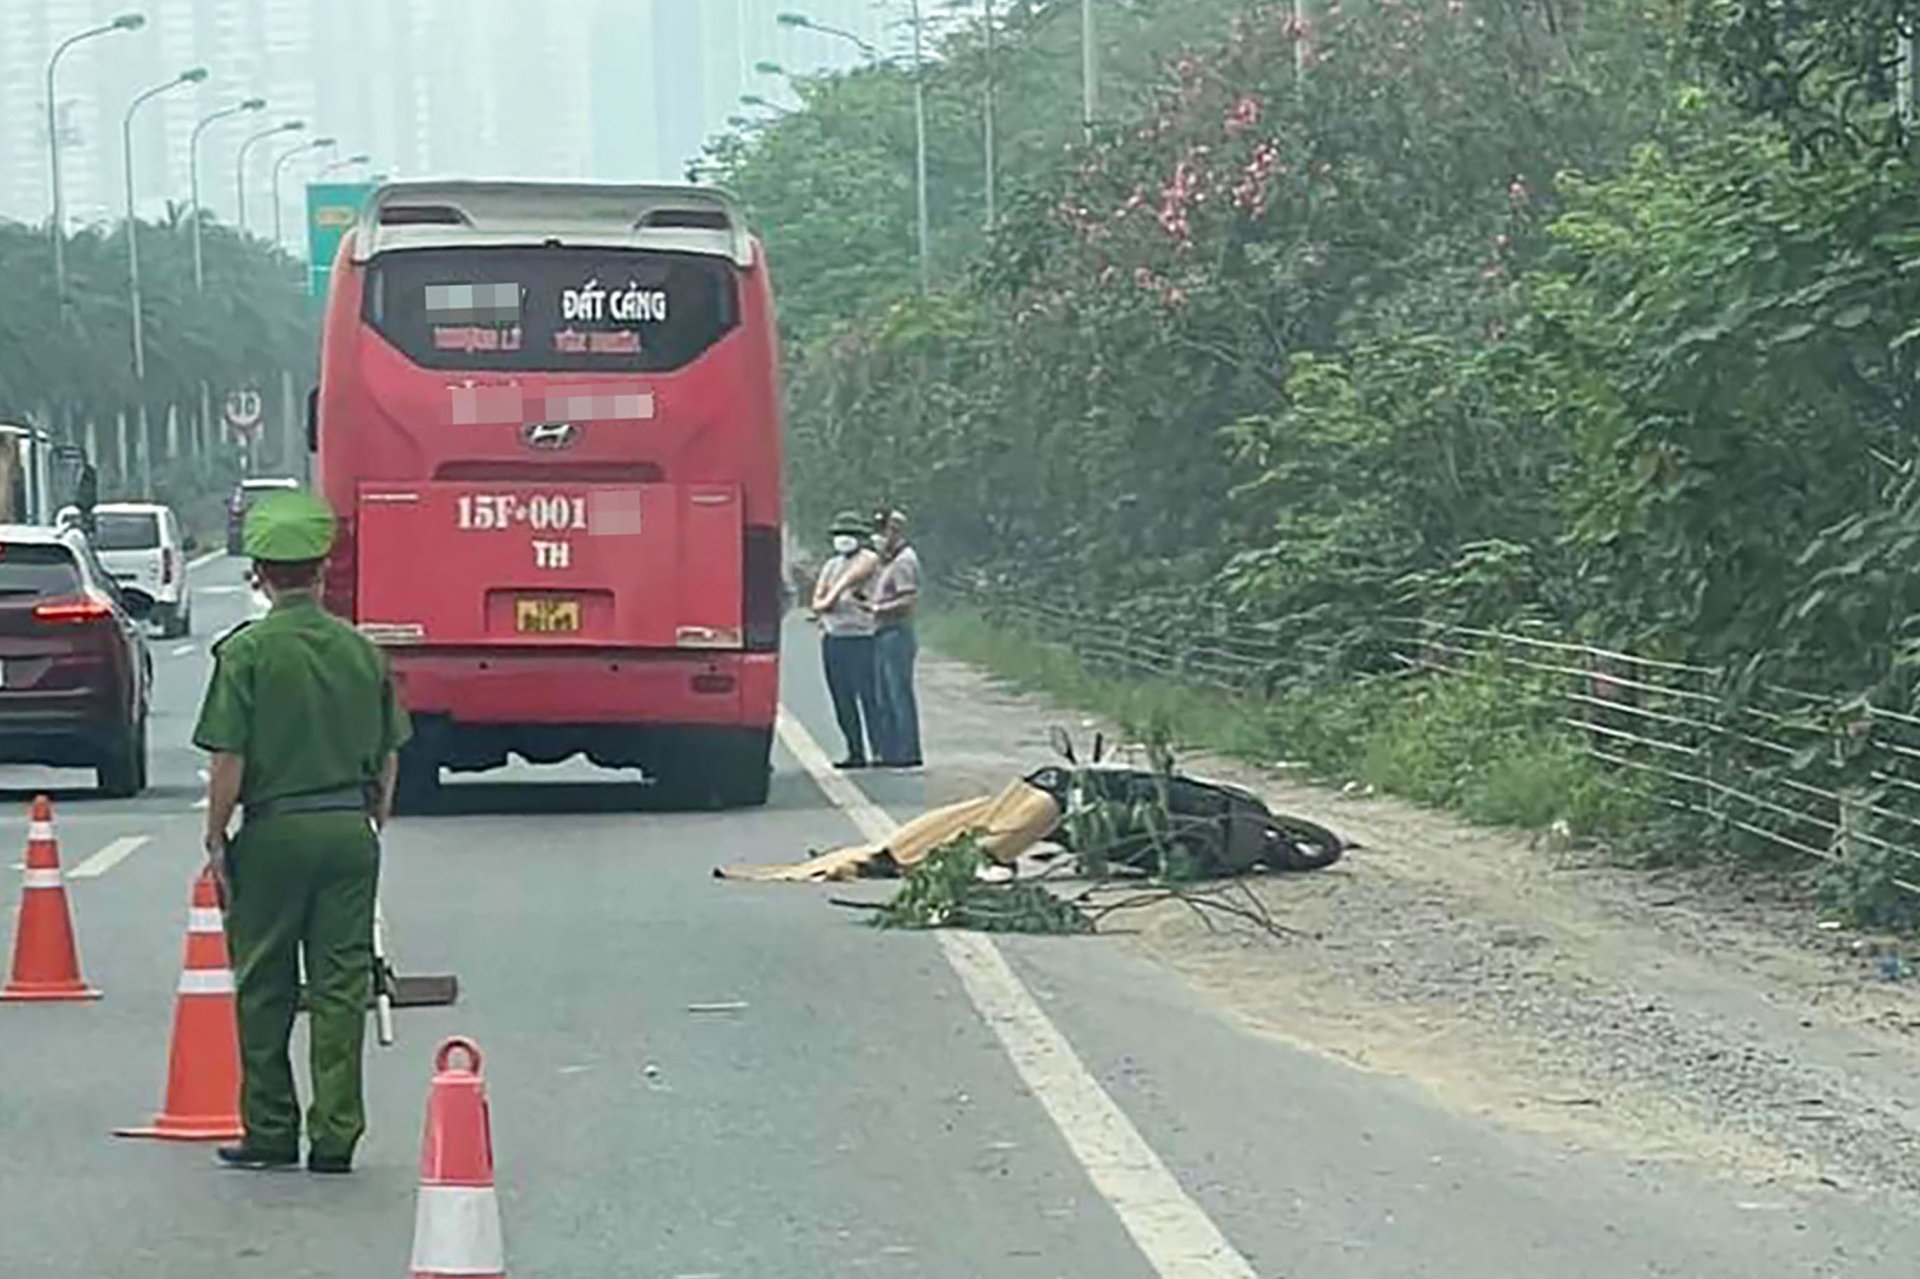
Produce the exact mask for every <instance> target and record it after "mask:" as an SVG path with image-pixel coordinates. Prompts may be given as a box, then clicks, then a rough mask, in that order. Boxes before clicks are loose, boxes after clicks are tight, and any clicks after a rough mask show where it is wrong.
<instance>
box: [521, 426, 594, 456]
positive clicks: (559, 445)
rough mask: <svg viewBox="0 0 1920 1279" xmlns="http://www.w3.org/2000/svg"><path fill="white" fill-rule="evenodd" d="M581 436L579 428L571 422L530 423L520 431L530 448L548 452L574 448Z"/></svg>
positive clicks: (522, 438)
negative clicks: (575, 442)
mask: <svg viewBox="0 0 1920 1279" xmlns="http://www.w3.org/2000/svg"><path fill="white" fill-rule="evenodd" d="M579 436H580V431H579V428H578V427H576V426H574V424H573V423H571V422H529V423H528V424H527V425H526V426H525V427H523V428H522V429H521V431H520V438H521V440H523V441H524V442H525V443H526V446H527V447H528V448H530V449H541V450H544V451H547V452H551V451H553V450H555V449H565V448H572V447H573V443H574V441H575V440H577V439H578V438H579Z"/></svg>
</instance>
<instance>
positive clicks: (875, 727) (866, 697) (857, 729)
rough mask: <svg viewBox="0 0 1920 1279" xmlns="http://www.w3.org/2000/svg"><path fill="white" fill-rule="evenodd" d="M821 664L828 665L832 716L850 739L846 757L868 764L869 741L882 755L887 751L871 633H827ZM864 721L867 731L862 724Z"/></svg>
mask: <svg viewBox="0 0 1920 1279" xmlns="http://www.w3.org/2000/svg"><path fill="white" fill-rule="evenodd" d="M820 650H821V658H822V663H823V664H824V665H825V666H826V668H827V692H828V693H829V694H830V695H831V696H832V698H833V717H834V718H835V719H836V720H838V721H839V722H840V735H841V736H842V737H844V738H846V739H847V759H848V760H849V761H850V762H853V763H861V764H863V763H866V762H867V760H868V758H869V757H868V755H867V743H868V742H869V741H871V742H872V743H873V749H874V750H875V752H877V753H878V754H880V755H881V756H885V755H886V753H887V739H886V735H885V732H884V731H883V728H882V725H883V723H884V720H883V717H882V716H881V714H880V706H879V702H878V698H877V697H876V694H877V693H878V692H879V688H878V686H877V684H876V682H875V679H874V663H873V655H874V640H873V636H871V635H828V636H825V637H823V638H822V639H821V641H820ZM863 719H864V720H865V724H864V730H863V725H862V723H861V721H862V720H863Z"/></svg>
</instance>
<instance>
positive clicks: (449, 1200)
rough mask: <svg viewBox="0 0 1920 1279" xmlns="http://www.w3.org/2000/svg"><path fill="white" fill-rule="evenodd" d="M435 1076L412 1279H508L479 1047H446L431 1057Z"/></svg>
mask: <svg viewBox="0 0 1920 1279" xmlns="http://www.w3.org/2000/svg"><path fill="white" fill-rule="evenodd" d="M456 1052H460V1053H465V1054H466V1056H467V1059H468V1060H469V1062H471V1065H468V1066H463V1067H460V1068H458V1069H455V1068H454V1067H453V1066H452V1064H451V1062H452V1058H453V1054H454V1053H456ZM433 1069H434V1075H433V1091H432V1092H431V1093H429V1094H428V1095H427V1127H426V1135H425V1136H424V1138H423V1139H422V1141H421V1143H420V1198H419V1201H418V1203H417V1204H416V1206H415V1210H414V1216H413V1265H412V1274H413V1279H442V1277H443V1276H450V1275H460V1276H463V1277H464V1279H506V1273H507V1261H506V1249H505V1246H504V1245H503V1244H502V1243H501V1240H500V1204H499V1201H498V1200H497V1199H495V1197H494V1192H493V1126H492V1124H491V1123H490V1122H489V1120H488V1118H487V1086H486V1083H485V1082H484V1081H483V1080H482V1079H481V1078H480V1048H479V1045H477V1044H475V1043H474V1042H473V1041H472V1040H471V1039H461V1038H453V1039H449V1040H447V1041H446V1042H445V1043H443V1044H441V1045H440V1051H439V1052H438V1053H436V1054H434V1058H433Z"/></svg>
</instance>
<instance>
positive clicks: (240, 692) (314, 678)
mask: <svg viewBox="0 0 1920 1279" xmlns="http://www.w3.org/2000/svg"><path fill="white" fill-rule="evenodd" d="M213 655H214V667H213V679H212V681H211V682H210V683H209V684H208V685H207V696H206V701H205V702H203V703H202V704H201V707H200V722H199V724H198V725H197V726H196V727H195V728H194V730H193V743H194V745H196V746H198V747H199V748H200V749H202V750H206V751H222V752H224V753H226V754H229V755H239V756H241V757H243V758H244V759H245V760H246V771H245V773H244V774H243V776H242V780H241V783H240V802H241V804H242V805H252V804H262V803H265V802H267V801H269V800H275V799H285V798H287V797H288V796H292V795H312V794H318V793H321V792H325V791H335V790H344V789H346V788H348V787H354V786H366V785H369V784H371V783H373V782H375V781H377V780H378V779H379V776H380V769H381V766H382V764H384V763H385V761H386V758H387V756H388V755H391V754H392V753H393V752H395V751H397V750H399V749H400V747H401V746H402V745H404V744H405V743H406V740H407V737H408V736H409V734H410V733H411V731H412V730H411V726H410V725H409V724H408V721H407V713H406V711H405V710H404V709H402V708H401V706H400V703H399V700H398V699H397V698H396V697H395V696H394V689H393V677H392V675H391V674H390V673H389V672H388V670H387V663H386V659H385V658H384V657H383V656H382V655H381V653H380V650H379V649H377V648H375V647H374V646H373V644H372V643H371V642H370V641H368V639H367V638H366V637H365V636H363V635H361V634H360V633H359V632H358V631H356V630H354V629H353V628H352V627H351V626H348V625H347V624H346V623H345V622H342V621H341V620H340V619H339V618H337V617H334V616H333V615H332V614H331V613H328V612H327V611H326V610H325V609H324V608H322V607H320V605H319V603H318V602H316V601H315V600H313V599H312V598H311V597H302V596H295V597H293V598H290V599H286V600H282V601H281V602H280V603H278V604H276V605H274V607H273V611H272V612H270V613H268V614H267V616H265V617H263V618H261V619H260V620H259V621H256V622H252V623H250V624H248V625H245V626H243V627H241V628H240V629H239V630H237V631H234V632H233V633H232V634H230V635H228V636H227V637H226V638H225V639H223V640H221V641H220V642H219V643H218V644H215V645H214V647H213Z"/></svg>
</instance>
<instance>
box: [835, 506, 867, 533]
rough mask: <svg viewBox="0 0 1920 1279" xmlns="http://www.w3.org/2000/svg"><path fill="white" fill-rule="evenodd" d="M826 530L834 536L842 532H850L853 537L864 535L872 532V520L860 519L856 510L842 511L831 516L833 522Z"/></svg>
mask: <svg viewBox="0 0 1920 1279" xmlns="http://www.w3.org/2000/svg"><path fill="white" fill-rule="evenodd" d="M827 532H829V533H831V534H832V535H833V536H835V537H838V536H840V535H841V534H842V533H850V534H852V535H853V536H854V537H865V536H866V535H867V534H869V533H871V532H873V521H872V520H867V519H862V518H861V517H860V512H858V511H842V512H840V514H838V515H836V516H834V517H833V524H832V526H831V527H830V528H828V529H827Z"/></svg>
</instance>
